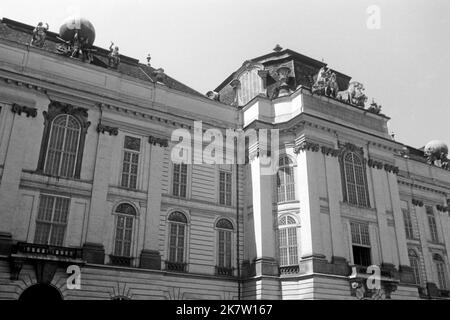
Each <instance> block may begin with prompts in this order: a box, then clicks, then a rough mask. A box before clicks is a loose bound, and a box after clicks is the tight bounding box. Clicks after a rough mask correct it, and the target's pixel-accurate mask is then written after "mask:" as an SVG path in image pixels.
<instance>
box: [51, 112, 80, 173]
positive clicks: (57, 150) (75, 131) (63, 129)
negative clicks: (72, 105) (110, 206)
mask: <svg viewBox="0 0 450 320" xmlns="http://www.w3.org/2000/svg"><path fill="white" fill-rule="evenodd" d="M80 134H81V125H80V123H79V122H78V120H77V119H76V118H75V117H73V116H71V115H68V114H61V115H59V116H57V117H56V118H55V119H53V121H52V124H51V129H50V139H49V141H48V147H47V156H46V161H45V167H44V173H46V174H50V175H52V176H59V177H67V178H72V177H74V174H75V164H76V160H77V153H78V146H79V140H80Z"/></svg>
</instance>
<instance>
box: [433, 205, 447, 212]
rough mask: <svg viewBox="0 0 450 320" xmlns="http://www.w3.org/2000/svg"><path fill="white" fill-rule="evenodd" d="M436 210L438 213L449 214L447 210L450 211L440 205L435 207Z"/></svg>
mask: <svg viewBox="0 0 450 320" xmlns="http://www.w3.org/2000/svg"><path fill="white" fill-rule="evenodd" d="M436 209H437V210H438V211H440V212H449V210H450V209H449V207H445V206H443V205H440V204H438V205H436Z"/></svg>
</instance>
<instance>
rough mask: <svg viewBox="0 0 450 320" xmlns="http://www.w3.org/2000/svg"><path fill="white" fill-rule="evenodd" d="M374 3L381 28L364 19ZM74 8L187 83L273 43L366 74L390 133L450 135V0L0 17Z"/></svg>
mask: <svg viewBox="0 0 450 320" xmlns="http://www.w3.org/2000/svg"><path fill="white" fill-rule="evenodd" d="M371 5H377V6H378V7H379V8H380V18H381V19H380V28H379V29H369V28H368V27H367V20H368V19H369V16H370V14H369V13H368V12H367V9H368V7H369V6H371ZM77 12H79V14H80V15H81V16H83V17H86V18H88V19H89V20H90V21H91V22H92V23H93V25H94V27H95V29H96V33H97V37H96V40H95V44H96V45H97V46H100V47H109V44H110V42H111V41H114V43H115V44H116V45H118V46H119V47H120V52H121V53H122V54H124V55H128V56H131V57H134V58H137V59H139V60H141V61H142V62H145V61H146V60H145V58H146V56H147V54H148V53H150V54H151V56H152V61H151V63H152V66H153V67H162V68H164V69H165V71H166V72H167V74H169V75H170V76H172V77H174V78H176V79H177V80H179V81H181V82H183V83H185V84H186V85H189V86H191V87H192V88H194V89H196V90H198V91H200V92H202V93H206V92H207V91H209V90H212V89H214V88H216V87H217V86H218V85H219V84H220V83H221V82H222V81H223V80H224V79H225V78H226V77H227V76H228V75H229V74H230V73H232V72H233V71H235V70H236V69H237V68H239V67H240V66H241V65H242V63H243V62H244V61H245V60H248V59H252V58H255V57H257V56H260V55H263V54H266V53H270V52H272V49H273V48H274V47H275V45H276V44H278V43H279V44H280V45H281V46H282V47H283V48H285V49H286V48H289V49H291V50H294V51H297V52H299V53H302V54H304V55H307V56H310V57H312V58H315V59H318V60H322V59H323V60H324V62H326V63H328V64H329V66H330V67H331V68H333V69H336V70H338V71H340V72H343V73H345V74H347V75H349V76H351V77H352V78H353V80H356V81H360V82H362V83H363V84H364V85H365V87H366V93H367V95H368V96H369V102H370V101H371V99H372V97H374V98H375V101H377V102H378V103H380V104H381V105H382V107H383V110H382V112H383V113H385V114H386V115H388V116H389V117H391V118H392V120H391V121H390V123H389V128H390V131H392V132H395V134H396V140H397V141H400V142H402V143H406V144H409V145H411V146H414V147H418V148H419V147H422V146H423V145H425V144H426V143H427V142H428V141H430V140H433V139H440V140H443V141H445V142H446V143H447V144H450V103H449V101H450V99H449V97H448V96H447V93H450V80H449V79H450V76H449V75H448V74H449V72H450V18H449V17H450V1H449V0H386V1H378V0H369V1H366V0H345V1H344V0H340V1H339V0H328V1H325V0H322V1H320V0H314V1H313V0H310V1H306V0H151V1H150V0H126V1H125V0H100V1H99V0H95V1H93V0H78V1H73V0H38V1H31V0H28V1H26V0H1V2H0V17H6V18H10V19H13V20H18V21H21V22H23V23H27V24H31V25H36V24H37V22H39V21H43V22H48V23H49V25H50V30H51V31H54V32H58V31H59V27H60V25H61V22H62V21H64V19H65V18H66V17H68V16H70V15H72V14H74V13H77Z"/></svg>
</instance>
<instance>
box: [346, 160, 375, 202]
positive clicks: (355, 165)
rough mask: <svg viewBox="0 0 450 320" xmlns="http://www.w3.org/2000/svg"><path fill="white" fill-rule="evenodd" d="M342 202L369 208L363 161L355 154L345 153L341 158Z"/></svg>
mask: <svg viewBox="0 0 450 320" xmlns="http://www.w3.org/2000/svg"><path fill="white" fill-rule="evenodd" d="M341 165H342V173H343V174H342V178H343V180H344V181H343V187H344V190H343V191H344V201H345V202H348V203H350V204H355V205H358V206H362V207H368V206H369V194H368V190H367V181H366V173H365V168H364V163H363V159H362V157H361V156H360V155H358V154H356V153H355V152H347V153H345V154H344V155H343V158H342V163H341Z"/></svg>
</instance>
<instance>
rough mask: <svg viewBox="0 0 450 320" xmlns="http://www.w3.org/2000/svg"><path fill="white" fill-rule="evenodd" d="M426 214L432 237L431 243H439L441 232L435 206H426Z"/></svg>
mask: <svg viewBox="0 0 450 320" xmlns="http://www.w3.org/2000/svg"><path fill="white" fill-rule="evenodd" d="M425 212H426V215H427V222H428V230H429V232H430V236H431V242H433V243H439V239H440V238H439V232H438V227H437V221H436V216H435V214H434V210H433V206H430V205H425Z"/></svg>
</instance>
